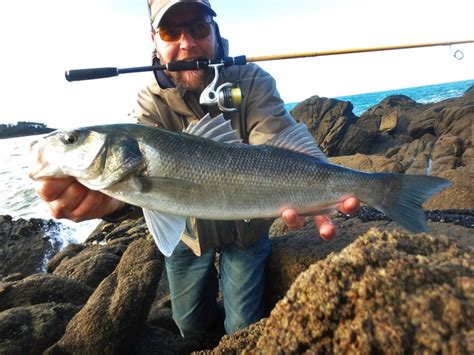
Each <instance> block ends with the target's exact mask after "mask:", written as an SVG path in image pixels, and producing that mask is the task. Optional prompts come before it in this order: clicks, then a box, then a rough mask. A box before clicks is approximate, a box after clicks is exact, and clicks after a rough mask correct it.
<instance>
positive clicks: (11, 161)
mask: <svg viewBox="0 0 474 355" xmlns="http://www.w3.org/2000/svg"><path fill="white" fill-rule="evenodd" d="M473 85H474V80H466V81H460V82H454V83H445V84H439V85H429V86H421V87H415V88H407V89H398V90H390V91H383V92H375V93H367V94H362V95H353V96H344V97H338V98H337V99H340V100H347V101H351V102H352V103H353V105H354V113H355V114H356V115H358V116H359V115H360V114H361V113H363V112H364V111H366V110H367V109H369V108H370V107H372V106H374V105H376V104H378V103H379V102H380V101H382V100H383V99H384V98H385V97H387V96H390V95H406V96H408V97H411V98H412V99H413V100H415V101H417V102H420V103H431V102H438V101H441V100H444V99H448V98H453V97H459V96H462V95H463V93H464V92H465V91H466V90H467V89H468V88H470V87H471V86H473ZM296 105H297V103H288V104H287V105H286V106H287V108H288V109H291V108H293V107H294V106H296ZM35 139H37V137H35V136H29V137H21V138H9V139H0V186H1V189H0V215H11V216H12V217H13V218H15V219H18V218H25V219H28V218H43V219H50V218H51V216H50V214H49V211H48V208H47V206H46V204H45V203H43V202H42V201H41V200H40V199H39V198H38V197H37V196H36V193H35V190H34V183H33V181H32V180H30V179H29V177H28V167H29V159H30V156H29V155H28V147H29V144H30V142H31V141H33V140H35ZM59 222H60V223H61V232H60V233H59V235H58V236H56V240H57V241H59V242H61V243H63V246H64V245H66V244H68V243H70V242H81V241H83V240H85V238H86V237H87V236H88V235H89V234H90V232H91V231H92V230H93V229H94V228H95V227H96V226H97V224H98V223H99V220H93V221H86V222H81V223H74V222H71V221H68V220H60V221H59ZM58 239H59V240H58Z"/></svg>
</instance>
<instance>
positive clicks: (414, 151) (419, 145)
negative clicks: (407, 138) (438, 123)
mask: <svg viewBox="0 0 474 355" xmlns="http://www.w3.org/2000/svg"><path fill="white" fill-rule="evenodd" d="M435 142H436V137H435V136H432V135H430V134H426V135H424V136H423V137H421V138H420V139H417V140H414V141H412V142H411V143H408V144H403V145H401V146H399V147H397V148H392V149H389V150H388V151H387V153H386V154H385V156H386V157H387V158H390V159H391V160H394V161H396V162H398V163H400V164H401V165H402V166H403V171H404V172H405V173H409V174H418V175H425V174H426V172H427V169H428V165H429V162H430V157H431V153H432V151H433V147H434V145H435Z"/></svg>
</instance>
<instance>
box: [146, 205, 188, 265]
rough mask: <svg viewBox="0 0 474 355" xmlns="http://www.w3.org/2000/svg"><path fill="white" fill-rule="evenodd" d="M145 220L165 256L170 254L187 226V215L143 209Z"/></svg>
mask: <svg viewBox="0 0 474 355" xmlns="http://www.w3.org/2000/svg"><path fill="white" fill-rule="evenodd" d="M143 215H144V216H145V221H146V224H147V226H148V229H149V230H150V233H151V235H152V236H153V239H154V240H155V243H156V245H157V247H158V249H160V251H161V252H162V253H163V255H164V256H170V255H171V254H172V253H173V251H174V249H175V248H176V245H178V243H179V240H180V239H181V235H182V234H183V232H184V229H185V228H186V217H183V216H177V215H173V214H167V213H161V212H158V211H154V210H148V209H146V208H144V209H143Z"/></svg>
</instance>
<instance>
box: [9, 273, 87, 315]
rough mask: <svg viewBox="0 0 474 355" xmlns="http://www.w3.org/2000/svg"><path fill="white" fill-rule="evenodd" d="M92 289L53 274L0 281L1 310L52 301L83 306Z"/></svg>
mask: <svg viewBox="0 0 474 355" xmlns="http://www.w3.org/2000/svg"><path fill="white" fill-rule="evenodd" d="M92 291H93V289H91V288H90V287H88V286H86V285H84V284H82V283H80V282H77V281H73V280H68V279H64V278H62V277H59V276H55V275H51V274H35V275H31V276H28V277H27V278H25V279H23V280H20V281H15V282H7V283H0V311H4V310H7V309H9V308H13V307H20V306H31V305H35V304H40V303H51V302H55V303H70V304H73V305H76V306H82V305H84V304H85V303H86V302H87V299H88V298H89V296H90V295H91V294H92Z"/></svg>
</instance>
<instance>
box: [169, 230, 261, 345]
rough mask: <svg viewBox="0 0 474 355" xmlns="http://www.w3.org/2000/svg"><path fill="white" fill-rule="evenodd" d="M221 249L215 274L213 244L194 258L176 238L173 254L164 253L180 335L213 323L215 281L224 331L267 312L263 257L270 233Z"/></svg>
mask: <svg viewBox="0 0 474 355" xmlns="http://www.w3.org/2000/svg"><path fill="white" fill-rule="evenodd" d="M219 251H220V266H219V269H220V274H219V275H218V274H217V270H216V268H215V257H216V249H211V250H209V251H207V252H206V253H205V254H203V255H201V256H199V257H198V256H196V255H194V253H193V252H192V251H191V249H189V248H188V247H187V246H186V244H184V243H183V242H179V244H178V246H177V247H176V249H175V250H174V252H173V254H172V255H171V256H170V257H167V258H165V263H166V273H167V275H168V281H169V286H170V292H171V307H172V310H173V319H174V321H175V322H176V324H177V325H178V327H179V329H180V331H181V335H182V336H186V337H187V336H199V335H202V334H205V333H206V332H207V331H208V330H209V329H211V328H214V327H216V324H217V322H218V321H219V312H218V308H217V302H216V297H217V292H218V286H219V283H220V287H221V291H222V295H223V298H224V312H225V314H224V328H225V330H226V333H227V334H231V333H234V332H236V331H237V330H239V329H242V328H245V327H247V326H248V325H250V324H252V323H255V322H256V321H258V320H259V319H261V318H262V317H263V316H264V315H265V313H264V312H265V307H264V300H263V289H264V277H265V262H266V260H267V257H268V255H269V254H270V241H269V238H268V235H265V236H263V237H262V238H260V239H259V240H257V241H256V242H255V243H254V244H252V245H251V246H250V247H248V248H246V249H241V248H240V247H238V246H237V245H235V244H230V245H226V246H223V247H220V248H219ZM219 281H220V282H219Z"/></svg>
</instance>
